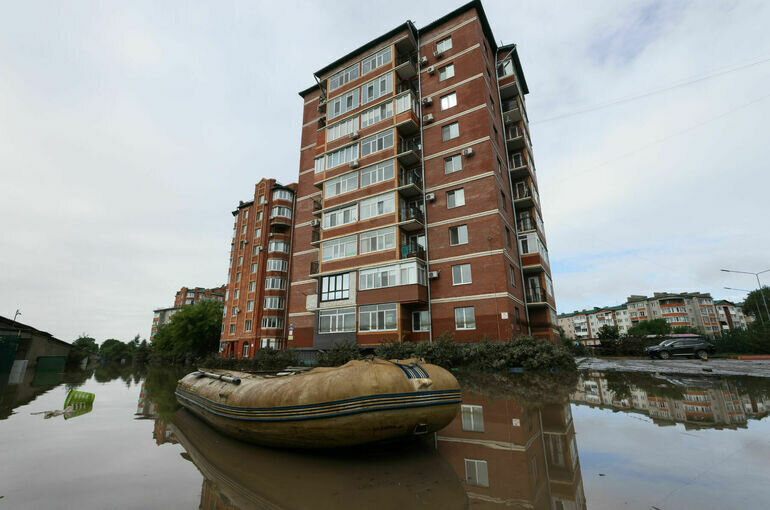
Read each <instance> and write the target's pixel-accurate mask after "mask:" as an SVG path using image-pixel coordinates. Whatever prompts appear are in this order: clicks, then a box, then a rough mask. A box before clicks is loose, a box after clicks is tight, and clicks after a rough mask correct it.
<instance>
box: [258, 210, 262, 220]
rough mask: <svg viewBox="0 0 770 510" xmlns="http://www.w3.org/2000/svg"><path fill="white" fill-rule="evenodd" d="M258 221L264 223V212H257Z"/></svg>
mask: <svg viewBox="0 0 770 510" xmlns="http://www.w3.org/2000/svg"><path fill="white" fill-rule="evenodd" d="M257 221H262V211H257Z"/></svg>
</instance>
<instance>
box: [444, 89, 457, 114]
mask: <svg viewBox="0 0 770 510" xmlns="http://www.w3.org/2000/svg"><path fill="white" fill-rule="evenodd" d="M454 106H457V93H455V92H452V93H451V94H447V95H445V96H441V110H442V111H443V110H447V109H449V108H452V107H454Z"/></svg>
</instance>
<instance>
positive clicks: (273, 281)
mask: <svg viewBox="0 0 770 510" xmlns="http://www.w3.org/2000/svg"><path fill="white" fill-rule="evenodd" d="M284 289H286V278H280V277H278V276H268V277H266V278H265V290H284Z"/></svg>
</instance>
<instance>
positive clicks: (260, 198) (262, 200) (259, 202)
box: [257, 195, 265, 204]
mask: <svg viewBox="0 0 770 510" xmlns="http://www.w3.org/2000/svg"><path fill="white" fill-rule="evenodd" d="M257 203H258V204H264V203H265V195H259V199H258V200H257Z"/></svg>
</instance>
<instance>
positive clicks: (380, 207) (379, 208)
mask: <svg viewBox="0 0 770 510" xmlns="http://www.w3.org/2000/svg"><path fill="white" fill-rule="evenodd" d="M395 210H396V196H395V195H394V194H393V193H385V194H384V195H378V196H376V197H372V198H367V199H365V200H361V219H362V220H368V219H369V218H374V217H376V216H382V215H383V214H389V213H392V212H393V211H395Z"/></svg>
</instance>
